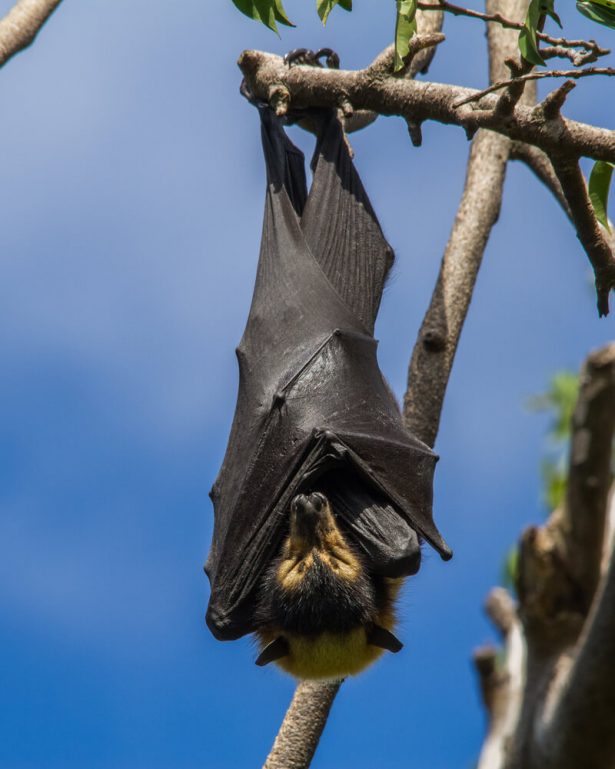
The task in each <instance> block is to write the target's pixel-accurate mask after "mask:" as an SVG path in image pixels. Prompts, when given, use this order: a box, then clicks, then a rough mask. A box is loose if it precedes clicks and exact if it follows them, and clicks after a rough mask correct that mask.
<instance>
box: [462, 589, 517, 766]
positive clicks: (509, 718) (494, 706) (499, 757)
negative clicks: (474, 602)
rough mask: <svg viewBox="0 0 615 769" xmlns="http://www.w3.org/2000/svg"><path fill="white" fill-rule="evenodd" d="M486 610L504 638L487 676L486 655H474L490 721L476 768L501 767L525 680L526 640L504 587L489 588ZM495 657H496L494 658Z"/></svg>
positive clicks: (515, 723)
mask: <svg viewBox="0 0 615 769" xmlns="http://www.w3.org/2000/svg"><path fill="white" fill-rule="evenodd" d="M486 611H487V614H488V616H489V617H490V619H491V620H492V622H493V624H494V625H495V626H496V628H497V629H498V630H499V632H500V635H501V636H502V639H503V642H504V650H503V651H504V661H503V663H500V665H499V666H497V665H495V664H494V669H493V672H492V673H491V675H490V677H489V678H488V679H487V678H486V677H485V673H484V670H485V668H487V665H486V662H487V659H485V656H486V655H484V654H483V655H480V654H479V656H478V657H477V655H476V653H475V655H474V659H475V663H476V662H478V663H479V664H480V665H481V667H482V669H483V672H482V674H481V667H479V666H478V665H477V667H478V669H479V677H480V680H481V689H482V692H483V699H484V701H485V703H486V706H487V710H488V716H489V723H488V731H487V736H486V738H485V741H484V743H483V748H482V750H481V754H480V759H479V763H478V769H501V767H502V766H503V764H504V761H505V758H506V751H507V748H508V743H509V740H510V738H511V736H512V734H513V733H514V730H515V727H516V725H517V721H518V718H519V711H520V708H521V702H522V699H523V686H524V683H525V640H524V638H523V633H522V629H521V623H520V622H519V618H518V616H517V611H516V608H515V605H514V602H513V600H512V598H511V597H510V595H509V594H508V593H507V591H506V590H504V589H503V588H495V589H494V590H492V591H491V593H490V595H489V597H488V599H487V604H486ZM495 660H497V657H496V658H495V659H494V663H495Z"/></svg>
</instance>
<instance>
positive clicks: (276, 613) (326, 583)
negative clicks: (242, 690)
mask: <svg viewBox="0 0 615 769" xmlns="http://www.w3.org/2000/svg"><path fill="white" fill-rule="evenodd" d="M399 584H400V581H399V580H392V579H387V578H386V577H382V576H381V575H376V574H373V573H371V572H370V571H369V570H368V569H367V568H366V567H365V565H364V563H363V561H362V559H361V557H360V555H359V554H358V553H357V552H355V550H354V549H353V547H352V545H351V544H350V543H349V541H348V539H347V537H346V536H345V535H344V534H343V532H342V530H341V529H340V527H339V526H338V524H337V521H336V519H335V515H334V512H333V510H332V508H331V505H330V503H329V500H328V498H327V497H326V496H325V495H324V494H322V493H320V492H314V493H310V494H299V495H297V496H296V497H295V498H294V499H293V500H292V503H291V505H290V523H289V531H288V535H287V537H286V539H285V540H284V542H283V544H282V548H281V551H280V554H279V556H278V558H277V559H275V561H274V562H273V563H272V565H271V567H270V568H269V569H268V571H267V573H266V574H265V577H264V579H263V582H262V584H261V589H260V594H259V601H258V603H259V606H258V612H257V616H258V631H257V632H258V636H259V638H260V640H261V653H260V656H259V657H258V659H257V664H259V665H265V664H268V663H269V662H277V663H278V664H279V665H280V667H282V668H283V669H285V670H287V671H288V672H290V673H292V674H294V675H296V676H297V677H300V678H335V677H342V676H345V675H351V674H353V673H358V672H360V671H361V670H363V669H364V668H365V667H366V666H367V665H369V664H370V663H371V662H373V661H375V660H376V659H377V658H378V657H379V656H380V655H381V654H382V651H383V649H388V650H390V651H399V649H400V648H401V643H400V642H399V641H398V640H397V639H396V638H395V636H394V635H393V634H392V632H391V628H392V626H393V625H394V622H395V617H394V610H393V604H394V600H395V597H396V594H397V591H398V589H399Z"/></svg>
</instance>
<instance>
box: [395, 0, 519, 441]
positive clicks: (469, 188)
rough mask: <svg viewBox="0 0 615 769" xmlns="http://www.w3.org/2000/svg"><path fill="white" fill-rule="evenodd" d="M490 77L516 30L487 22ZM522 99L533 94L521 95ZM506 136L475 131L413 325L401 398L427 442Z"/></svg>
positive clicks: (496, 193) (491, 218) (487, 225)
mask: <svg viewBox="0 0 615 769" xmlns="http://www.w3.org/2000/svg"><path fill="white" fill-rule="evenodd" d="M487 5H488V10H489V9H490V8H495V7H496V6H497V7H499V6H500V5H505V6H506V7H507V8H510V9H511V10H510V15H518V16H519V17H523V15H524V13H525V9H526V8H527V2H526V0H509V2H507V3H496V2H495V0H491V2H489V3H488V4H487ZM488 43H489V62H490V72H489V76H490V80H491V81H492V82H493V81H494V80H497V79H498V78H500V77H501V76H502V73H503V72H504V71H505V60H506V59H507V58H509V57H510V56H513V55H516V52H517V41H516V35H515V34H514V33H511V32H510V31H508V30H506V29H504V28H502V27H498V26H493V27H489V29H488ZM524 98H525V100H526V103H527V102H530V101H531V100H532V98H533V94H532V93H531V92H529V93H528V94H526V95H525V97H524ZM509 151H510V142H509V141H508V140H507V139H506V138H504V137H503V136H500V135H498V134H495V133H491V132H487V131H481V132H479V134H478V135H477V136H476V138H475V139H474V141H473V143H472V148H471V150H470V157H469V160H468V168H467V173H466V181H465V187H464V191H463V196H462V199H461V203H460V205H459V209H458V211H457V216H456V217H455V223H454V224H453V229H452V232H451V235H450V237H449V240H448V243H447V246H446V250H445V252H444V257H443V259H442V265H441V267H440V274H439V275H438V280H437V283H436V287H435V290H434V293H433V295H432V298H431V303H430V306H429V309H428V310H427V313H426V314H425V318H424V320H423V324H422V326H421V329H420V331H419V336H418V340H417V343H416V345H415V347H414V351H413V353H412V360H411V361H410V369H409V372H408V389H407V391H406V395H405V398H404V416H405V419H406V425H407V426H408V428H409V429H410V430H412V431H413V432H414V433H415V434H416V435H418V436H419V437H420V438H421V440H423V441H425V442H426V443H427V444H428V445H430V446H433V445H434V443H435V439H436V435H437V433H438V427H439V424H440V415H441V412H442V405H443V402H444V395H445V393H446V387H447V385H448V380H449V377H450V374H451V369H452V366H453V360H454V357H455V352H456V350H457V345H458V343H459V337H460V334H461V329H462V328H463V323H464V321H465V318H466V315H467V312H468V308H469V306H470V301H471V299H472V294H473V291H474V285H475V283H476V278H477V275H478V270H479V268H480V265H481V262H482V258H483V253H484V251H485V247H486V245H487V240H488V238H489V235H490V233H491V229H492V227H493V225H494V224H495V223H496V221H497V218H498V215H499V212H500V204H501V199H502V188H503V184H504V176H505V172H506V163H507V161H508V154H509Z"/></svg>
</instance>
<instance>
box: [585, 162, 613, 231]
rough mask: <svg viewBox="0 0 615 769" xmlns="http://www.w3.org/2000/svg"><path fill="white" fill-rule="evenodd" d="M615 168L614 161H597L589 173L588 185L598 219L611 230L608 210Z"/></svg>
mask: <svg viewBox="0 0 615 769" xmlns="http://www.w3.org/2000/svg"><path fill="white" fill-rule="evenodd" d="M613 168H615V164H614V163H607V162H605V161H604V160H598V161H596V163H594V167H593V168H592V172H591V174H590V175H589V185H588V192H589V197H590V200H591V202H592V206H593V207H594V213H595V214H596V219H597V220H598V221H599V222H600V224H601V225H602V226H603V227H606V229H607V230H609V231H610V229H611V226H610V224H609V217H608V213H607V211H608V203H609V189H610V186H611V177H612V176H613Z"/></svg>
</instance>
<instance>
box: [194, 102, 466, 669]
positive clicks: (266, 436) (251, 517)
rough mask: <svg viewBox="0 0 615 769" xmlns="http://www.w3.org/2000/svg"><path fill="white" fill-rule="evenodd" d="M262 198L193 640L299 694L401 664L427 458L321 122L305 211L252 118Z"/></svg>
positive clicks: (335, 142)
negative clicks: (246, 639)
mask: <svg viewBox="0 0 615 769" xmlns="http://www.w3.org/2000/svg"><path fill="white" fill-rule="evenodd" d="M259 113H260V116H261V128H262V139H263V148H264V154H265V161H266V166H267V195H266V203H265V217H264V224H263V235H262V242H261V251H260V257H259V264H258V271H257V277H256V285H255V289H254V296H253V299H252V306H251V309H250V315H249V318H248V322H247V325H246V330H245V332H244V335H243V338H242V340H241V343H240V345H239V347H238V350H237V356H238V360H239V370H240V381H239V393H238V399H237V408H236V412H235V419H234V422H233V427H232V429H231V435H230V438H229V444H228V447H227V452H226V455H225V459H224V463H223V466H222V469H221V471H220V474H219V476H218V478H217V480H216V482H215V484H214V487H213V489H212V492H211V497H212V500H213V503H214V514H215V521H214V535H213V542H212V547H211V551H210V554H209V557H208V560H207V564H206V567H205V569H206V572H207V574H208V576H209V579H210V583H211V597H210V602H209V607H208V611H207V623H208V626H209V628H210V629H211V631H212V633H213V634H214V635H215V636H216V637H217V638H219V639H221V640H230V639H233V638H238V637H240V636H242V635H245V634H246V633H253V632H255V633H257V634H258V636H259V638H260V640H261V654H260V656H259V659H258V660H257V662H258V663H259V664H266V663H267V662H270V661H276V662H278V664H279V665H280V666H281V667H283V668H285V669H287V670H289V672H292V673H294V674H295V675H297V676H299V677H316V678H319V677H331V676H338V675H346V674H349V673H354V672H358V671H359V670H360V669H362V668H363V667H365V666H366V665H367V664H369V663H370V662H371V661H373V660H374V659H375V658H377V656H379V654H380V653H381V652H382V649H383V648H386V649H390V650H392V651H396V650H398V649H399V648H400V646H401V645H400V644H399V642H398V641H397V639H396V638H395V637H394V636H393V635H392V632H391V630H392V628H393V625H394V600H395V596H396V593H397V590H398V587H399V582H400V578H402V577H404V576H408V575H409V574H413V573H415V572H416V571H417V570H418V568H419V565H420V546H419V540H426V541H427V542H429V543H430V544H431V545H432V546H433V547H435V548H436V550H438V551H439V552H440V554H441V555H442V557H443V558H449V557H450V556H451V552H450V550H449V549H448V547H447V545H446V544H445V542H444V541H443V539H442V537H441V536H440V534H439V532H438V530H437V528H436V527H435V524H434V522H433V519H432V513H431V501H432V481H433V471H434V465H435V462H436V459H437V457H436V456H435V455H434V453H433V452H432V451H431V450H430V449H429V448H428V447H427V446H426V445H424V444H423V443H422V442H421V441H419V440H418V439H417V438H415V437H414V436H412V435H411V434H410V433H409V432H408V431H407V430H405V428H404V426H403V423H402V418H401V414H400V411H399V407H398V405H397V403H396V401H395V398H394V396H393V395H392V393H391V391H390V388H389V387H388V385H387V384H386V382H385V380H384V378H383V377H382V374H381V372H380V370H379V368H378V362H377V358H376V342H375V340H374V337H373V329H374V323H375V320H376V315H377V312H378V308H379V305H380V299H381V296H382V290H383V287H384V283H385V280H386V276H387V273H388V271H389V269H390V267H391V264H392V262H393V258H394V257H393V252H392V250H391V248H390V246H389V245H388V243H387V242H386V240H385V238H384V236H383V234H382V231H381V229H380V225H379V224H378V221H377V219H376V216H375V214H374V212H373V209H372V207H371V204H370V202H369V199H368V198H367V195H366V193H365V190H364V189H363V186H362V184H361V181H360V179H359V177H358V175H357V173H356V171H355V169H354V166H353V164H352V161H351V159H350V157H349V155H348V150H347V148H346V144H345V141H344V136H343V132H342V129H341V126H340V124H339V122H338V121H337V118H336V117H335V115H333V114H332V113H331V112H329V111H320V112H319V111H310V119H312V120H314V121H315V122H316V124H317V125H318V128H319V135H318V141H317V146H316V150H315V154H314V159H313V161H312V169H313V173H314V178H313V183H312V187H311V190H310V193H309V195H308V194H307V186H306V180H305V168H304V159H303V155H302V153H301V152H300V151H299V150H298V149H297V148H296V147H295V146H294V145H293V144H292V143H291V142H290V140H289V139H288V137H287V136H286V134H285V132H284V130H283V128H282V124H281V122H280V120H279V119H278V118H277V117H276V116H275V114H274V113H273V112H272V111H271V110H270V109H269V107H266V106H262V105H261V106H259Z"/></svg>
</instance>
